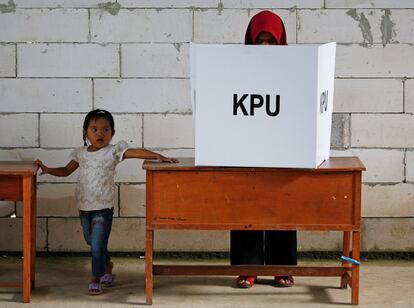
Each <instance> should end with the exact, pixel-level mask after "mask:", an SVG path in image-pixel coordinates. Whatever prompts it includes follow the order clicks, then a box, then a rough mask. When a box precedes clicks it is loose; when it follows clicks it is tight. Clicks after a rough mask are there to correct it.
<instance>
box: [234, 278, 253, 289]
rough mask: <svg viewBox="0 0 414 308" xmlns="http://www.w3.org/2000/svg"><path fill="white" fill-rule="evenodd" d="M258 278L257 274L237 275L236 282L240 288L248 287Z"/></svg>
mask: <svg viewBox="0 0 414 308" xmlns="http://www.w3.org/2000/svg"><path fill="white" fill-rule="evenodd" d="M256 280H257V277H256V276H239V277H237V280H236V283H237V286H238V287H239V288H244V289H248V288H251V287H253V286H254V283H255V282H256Z"/></svg>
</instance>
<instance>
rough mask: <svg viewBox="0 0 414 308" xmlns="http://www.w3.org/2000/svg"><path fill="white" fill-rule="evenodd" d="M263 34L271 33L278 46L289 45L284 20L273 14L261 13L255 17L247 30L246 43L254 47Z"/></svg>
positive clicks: (268, 12)
mask: <svg viewBox="0 0 414 308" xmlns="http://www.w3.org/2000/svg"><path fill="white" fill-rule="evenodd" d="M261 32H269V33H270V34H271V35H273V37H274V38H275V39H276V42H277V45H287V39H286V31H285V26H284V25H283V21H282V19H281V18H280V17H279V16H278V15H276V14H275V13H273V12H270V11H261V12H260V13H258V14H256V15H254V16H253V17H252V19H251V20H250V22H249V25H248V26H247V30H246V36H245V39H244V43H245V44H246V45H254V43H255V41H256V38H257V36H258V35H259V34H260V33H261Z"/></svg>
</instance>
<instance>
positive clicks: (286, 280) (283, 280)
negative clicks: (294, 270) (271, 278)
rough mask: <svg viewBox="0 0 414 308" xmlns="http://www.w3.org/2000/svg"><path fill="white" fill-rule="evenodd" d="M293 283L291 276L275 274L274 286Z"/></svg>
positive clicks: (284, 286) (280, 286)
mask: <svg viewBox="0 0 414 308" xmlns="http://www.w3.org/2000/svg"><path fill="white" fill-rule="evenodd" d="M294 284H295V281H294V280H293V277H292V276H275V286H276V287H279V288H287V287H291V286H293V285H294Z"/></svg>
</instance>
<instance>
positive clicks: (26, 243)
mask: <svg viewBox="0 0 414 308" xmlns="http://www.w3.org/2000/svg"><path fill="white" fill-rule="evenodd" d="M31 193H32V177H31V176H24V177H23V302H24V303H29V302H30V291H31V278H30V268H31V264H32V260H31V251H32V245H31V241H32V239H31V230H32V204H31V201H32V200H31Z"/></svg>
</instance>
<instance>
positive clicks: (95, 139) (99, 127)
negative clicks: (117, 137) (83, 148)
mask: <svg viewBox="0 0 414 308" xmlns="http://www.w3.org/2000/svg"><path fill="white" fill-rule="evenodd" d="M84 134H85V136H86V138H87V139H88V140H89V142H90V143H91V146H90V147H89V148H88V150H90V151H97V150H99V149H102V148H104V147H106V146H107V145H108V144H109V142H111V139H112V136H113V135H114V131H113V130H112V128H111V125H110V123H109V121H108V119H105V118H94V119H91V120H90V121H89V125H88V129H87V130H86V132H84Z"/></svg>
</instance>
